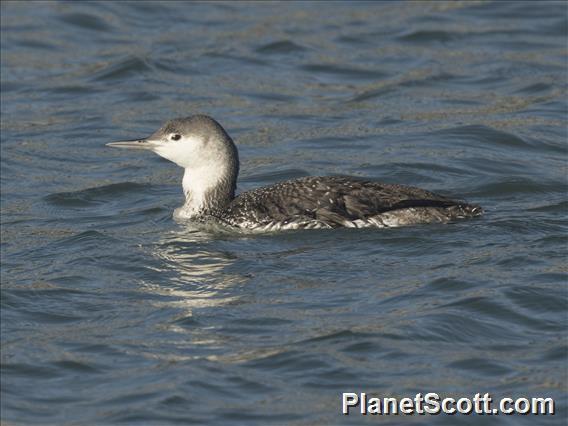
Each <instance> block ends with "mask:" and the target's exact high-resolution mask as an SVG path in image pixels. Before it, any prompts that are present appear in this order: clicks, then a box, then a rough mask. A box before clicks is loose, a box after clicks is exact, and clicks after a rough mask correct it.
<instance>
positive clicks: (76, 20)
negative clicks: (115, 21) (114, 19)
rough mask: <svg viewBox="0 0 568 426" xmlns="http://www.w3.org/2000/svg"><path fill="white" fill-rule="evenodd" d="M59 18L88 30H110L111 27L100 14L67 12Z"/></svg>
mask: <svg viewBox="0 0 568 426" xmlns="http://www.w3.org/2000/svg"><path fill="white" fill-rule="evenodd" d="M59 20H60V21H62V22H64V23H66V24H71V25H75V26H77V27H80V28H84V29H87V30H94V31H109V30H110V28H111V27H109V26H108V25H107V24H106V22H105V21H103V20H102V19H101V18H99V17H98V16H95V15H92V14H86V13H66V14H64V15H61V16H60V17H59Z"/></svg>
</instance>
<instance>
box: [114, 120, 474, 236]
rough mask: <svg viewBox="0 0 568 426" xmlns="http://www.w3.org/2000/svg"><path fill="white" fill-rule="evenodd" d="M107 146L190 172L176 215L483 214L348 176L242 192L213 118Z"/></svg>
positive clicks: (321, 222)
mask: <svg viewBox="0 0 568 426" xmlns="http://www.w3.org/2000/svg"><path fill="white" fill-rule="evenodd" d="M107 145H108V146H112V147H118V148H136V149H148V150H151V151H154V152H155V153H156V154H158V155H160V156H162V157H164V158H166V159H168V160H170V161H173V162H174V163H176V164H177V165H178V166H180V167H183V168H184V169H185V173H184V175H183V192H184V194H185V203H184V205H183V206H182V207H180V208H178V209H176V210H175V212H174V217H175V218H182V219H194V220H199V221H203V220H208V219H212V220H216V221H220V222H222V223H224V224H226V225H229V226H232V227H236V228H240V229H248V230H255V231H277V230H283V229H323V228H340V227H347V228H365V227H377V228H386V227H394V226H403V225H413V224H420V223H446V222H450V221H453V220H455V219H463V218H470V217H475V216H479V215H481V214H482V213H483V209H482V208H481V207H479V206H476V205H472V204H467V203H465V202H462V201H455V200H451V199H449V198H446V197H443V196H440V195H437V194H434V193H432V192H429V191H425V190H423V189H420V188H414V187H410V186H403V185H392V184H385V183H378V182H370V181H367V180H360V179H355V178H351V177H341V176H325V177H305V178H300V179H292V180H287V181H284V182H280V183H277V184H275V185H272V186H266V187H262V188H258V189H255V190H252V191H246V192H243V193H241V194H239V195H237V196H236V197H235V189H236V186H237V175H238V173H239V156H238V153H237V147H236V146H235V144H234V143H233V140H232V139H231V137H230V136H229V135H228V134H227V132H226V131H225V130H224V129H223V127H221V125H220V124H219V123H218V122H217V121H215V120H214V119H213V118H211V117H208V116H206V115H193V116H190V117H186V118H176V119H174V120H170V121H168V122H167V123H165V124H164V126H162V127H161V128H160V129H159V130H158V131H156V132H155V133H154V134H153V135H151V136H150V137H148V138H145V139H137V140H131V141H123V142H112V143H109V144H107Z"/></svg>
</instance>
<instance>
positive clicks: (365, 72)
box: [300, 64, 387, 80]
mask: <svg viewBox="0 0 568 426" xmlns="http://www.w3.org/2000/svg"><path fill="white" fill-rule="evenodd" d="M300 68H301V69H302V70H304V71H307V72H310V73H313V74H328V75H332V76H337V77H341V78H349V79H360V80H380V79H382V78H385V77H386V76H387V74H386V73H385V72H381V71H378V70H371V69H363V68H354V67H346V66H339V65H332V64H330V65H324V64H307V65H302V66H301V67H300Z"/></svg>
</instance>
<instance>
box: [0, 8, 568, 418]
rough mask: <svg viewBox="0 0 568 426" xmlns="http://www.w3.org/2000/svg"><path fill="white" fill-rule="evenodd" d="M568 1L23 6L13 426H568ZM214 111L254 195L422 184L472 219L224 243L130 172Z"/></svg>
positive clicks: (11, 34)
mask: <svg viewBox="0 0 568 426" xmlns="http://www.w3.org/2000/svg"><path fill="white" fill-rule="evenodd" d="M567 28H568V25H567V6H566V3H564V2H528V1H527V2H524V1H520V2H514V1H508V2H473V1H471V2H442V1H439V2H360V3H352V2H345V3H342V2H282V3H276V2H267V3H261V2H250V3H237V2H223V3H214V2H203V3H186V2H16V1H3V2H2V3H1V113H2V115H1V145H0V147H1V209H2V214H1V221H2V226H1V242H2V246H1V247H2V249H1V263H2V268H1V367H2V369H1V390H2V394H1V400H0V401H1V406H0V408H1V420H2V424H3V425H6V426H16V425H106V424H108V425H111V424H144V425H170V424H198V425H204V424H219V425H226V424H239V425H241V424H242V425H269V424H278V425H331V424H338V425H339V424H362V423H365V424H366V423H376V422H380V423H381V424H389V425H391V424H392V425H394V424H403V423H404V424H407V423H427V424H440V425H455V424H458V423H459V424H465V425H470V424H471V425H483V424H488V425H489V424H491V425H534V424H539V425H563V424H565V422H566V403H567V395H568V392H567V378H568V371H567V359H568V344H567V343H568V341H567V333H566V330H567V325H568V324H567V323H568V315H567V312H568V310H567V307H568V297H567V296H568V293H567V286H566V284H567V266H566V265H567V262H566V260H567V248H568V244H567V240H566V235H567V228H568V220H567V210H568V202H567V197H566V183H567V158H568V157H567V143H566V142H567V99H568V97H567V82H568V64H567V37H568V36H567V31H568V29H567ZM195 113H206V114H209V115H211V116H213V117H215V118H216V119H217V120H218V121H219V122H220V123H221V124H222V125H223V126H224V127H225V128H226V129H227V131H228V132H229V133H230V134H231V135H232V136H233V138H234V139H235V142H236V143H237V145H238V148H239V152H240V157H241V173H240V179H239V191H243V190H248V189H251V188H255V187H258V186H262V185H267V184H272V183H274V182H278V181H281V180H284V179H288V178H295V177H301V176H308V175H333V174H346V175H352V176H361V177H366V178H369V179H373V180H378V181H383V182H389V183H401V184H407V185H414V186H419V187H422V188H425V189H428V190H432V191H436V192H439V193H442V194H445V195H448V196H452V197H455V198H463V199H466V200H469V201H471V202H474V203H478V204H480V205H482V206H483V207H484V208H485V210H486V214H485V215H484V216H483V217H481V218H478V219H474V220H470V221H461V222H457V223H454V224H450V225H428V226H415V227H408V228H398V229H383V230H335V231H310V232H288V233H280V234H268V235H260V236H259V235H249V236H246V235H232V234H227V233H222V234H219V233H215V232H210V231H207V230H203V229H199V228H195V227H192V226H189V225H187V224H183V223H177V222H176V221H174V220H173V218H172V212H173V209H174V208H175V207H177V206H179V205H180V204H181V203H182V201H183V194H182V191H181V185H180V181H181V175H182V170H181V169H179V168H178V167H176V166H175V165H174V164H172V163H169V162H167V161H166V160H163V159H161V158H159V157H157V156H155V155H152V154H151V153H147V152H135V151H122V150H113V149H110V148H107V147H105V146H104V144H105V143H107V142H110V141H113V140H121V139H126V138H136V137H142V136H146V135H148V134H150V133H151V132H153V131H154V130H155V129H156V128H157V127H158V126H159V125H160V124H161V123H163V122H164V121H165V120H167V119H170V118H173V117H179V116H187V115H190V114H195ZM343 392H366V393H367V394H369V395H374V396H388V397H398V398H401V397H407V396H409V397H413V396H414V395H415V394H416V393H418V392H421V393H426V392H437V393H439V394H440V395H441V396H450V397H455V398H460V397H470V398H471V397H473V396H474V395H475V394H476V393H482V394H483V393H485V392H488V393H490V394H491V396H493V398H495V399H498V398H500V397H504V396H512V397H519V396H523V397H528V398H531V397H552V398H554V399H555V401H556V411H557V413H556V414H555V415H554V416H538V417H535V416H531V415H529V416H521V415H513V416H506V415H496V416H489V415H485V416H480V415H470V416H464V415H457V416H450V415H443V414H442V415H438V416H420V415H414V416H382V417H376V416H371V415H367V416H361V415H360V414H357V412H353V413H351V414H350V415H349V416H344V415H343V414H341V395H342V393H343Z"/></svg>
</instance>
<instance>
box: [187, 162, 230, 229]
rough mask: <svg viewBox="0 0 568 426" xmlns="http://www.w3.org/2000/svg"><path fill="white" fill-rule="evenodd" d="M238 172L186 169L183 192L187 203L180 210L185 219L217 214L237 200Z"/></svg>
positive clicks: (204, 168)
mask: <svg viewBox="0 0 568 426" xmlns="http://www.w3.org/2000/svg"><path fill="white" fill-rule="evenodd" d="M237 173H238V170H230V167H227V168H217V169H212V168H210V167H198V168H191V169H185V173H184V175H183V192H184V194H185V203H184V205H183V207H182V208H181V209H180V210H181V211H180V214H181V216H183V217H186V218H191V217H196V216H203V215H207V214H213V215H214V214H215V213H217V212H219V211H221V210H223V209H224V208H225V207H227V205H228V204H229V203H230V202H231V200H232V199H233V198H235V189H236V183H237Z"/></svg>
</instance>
